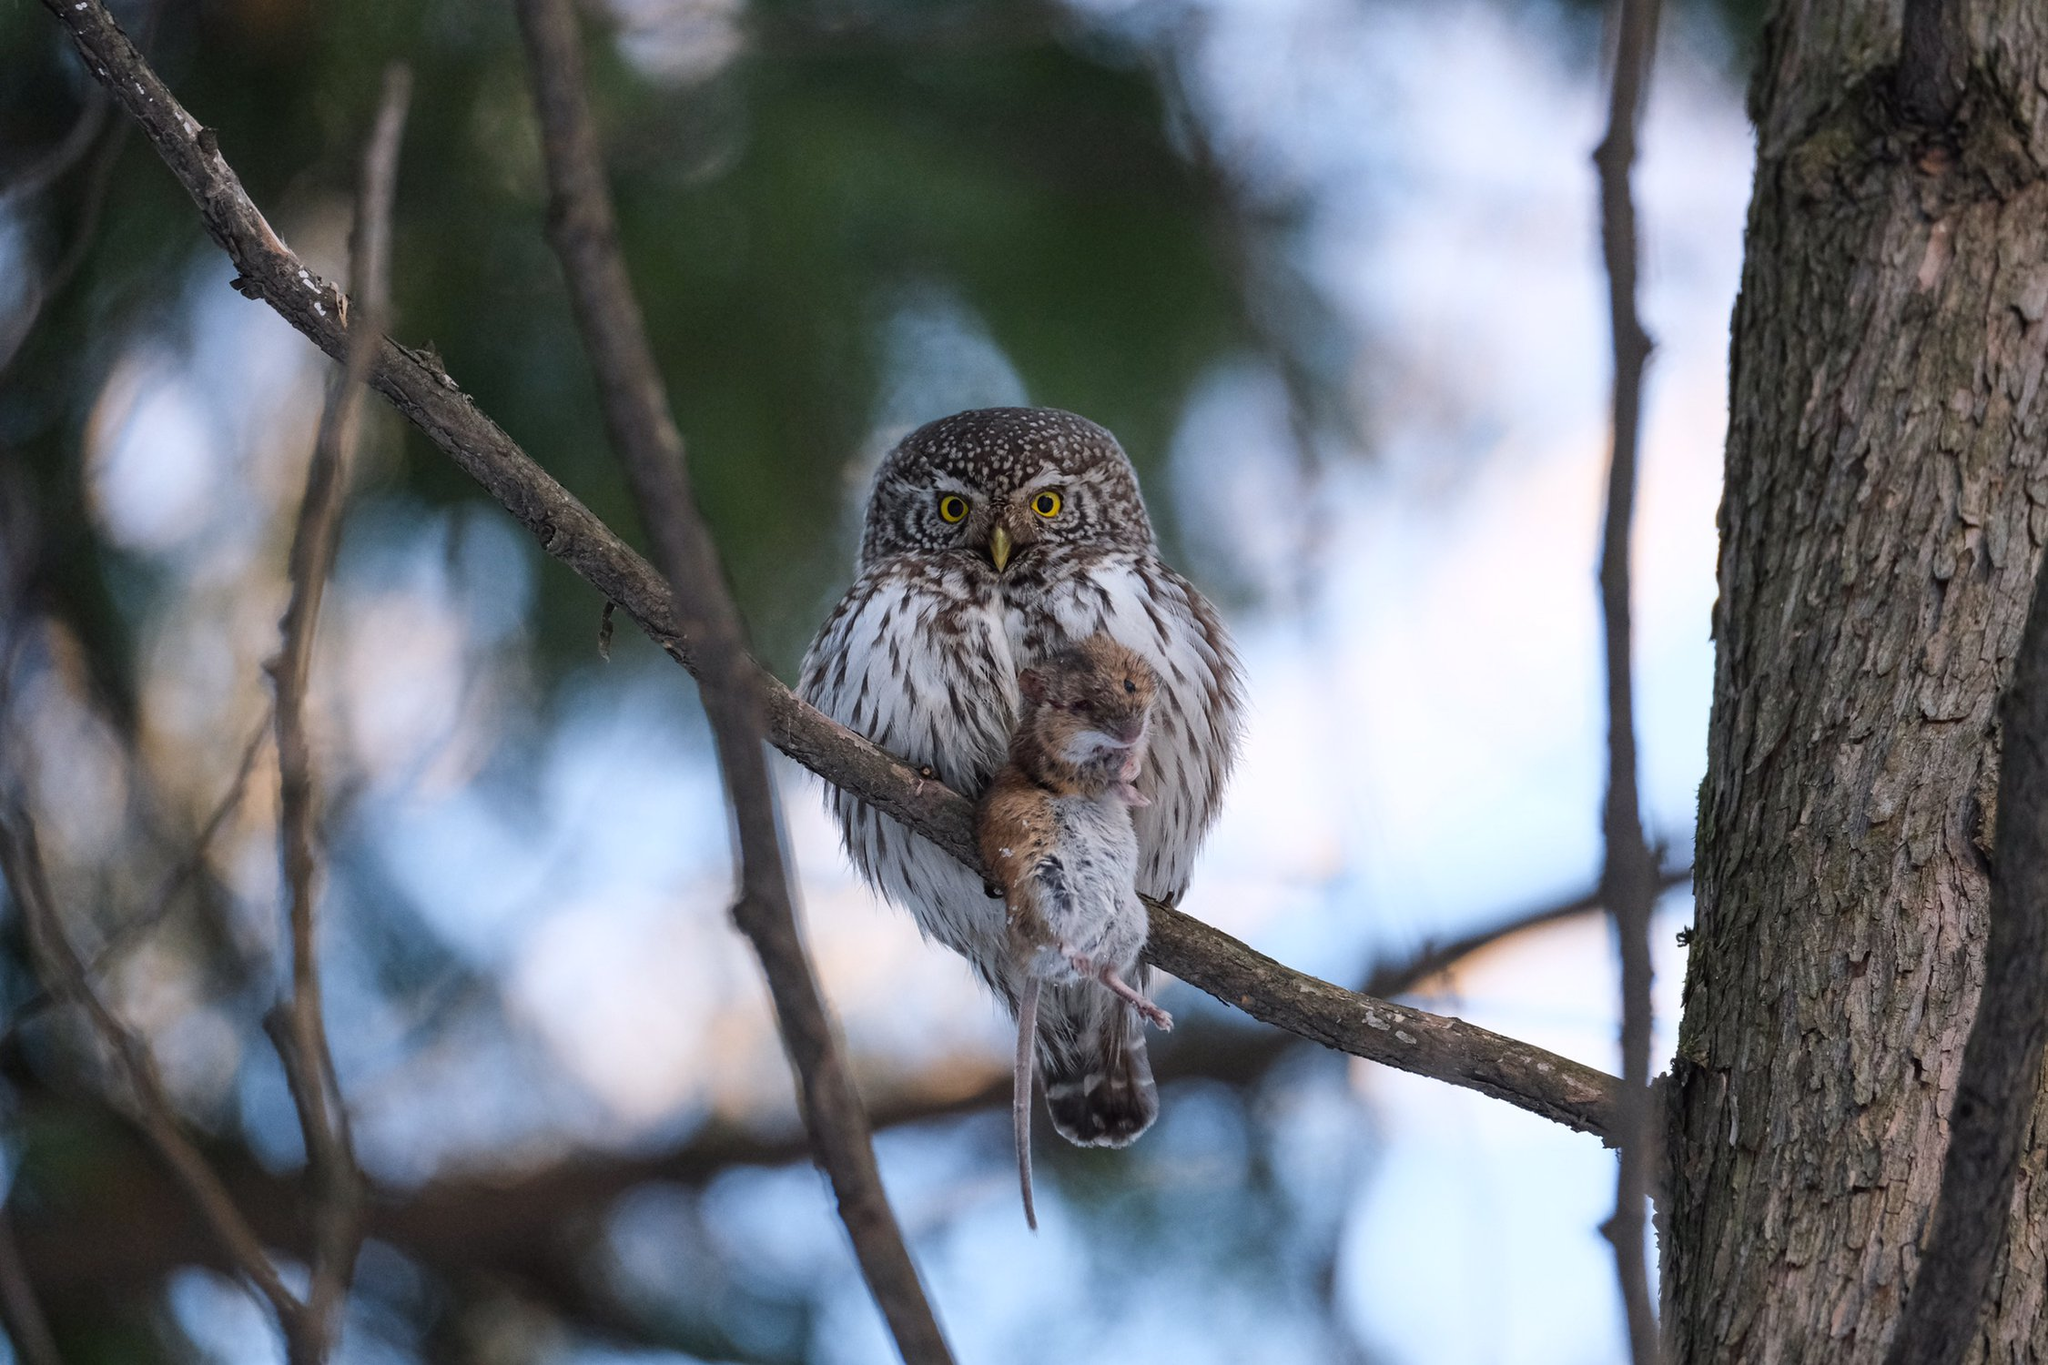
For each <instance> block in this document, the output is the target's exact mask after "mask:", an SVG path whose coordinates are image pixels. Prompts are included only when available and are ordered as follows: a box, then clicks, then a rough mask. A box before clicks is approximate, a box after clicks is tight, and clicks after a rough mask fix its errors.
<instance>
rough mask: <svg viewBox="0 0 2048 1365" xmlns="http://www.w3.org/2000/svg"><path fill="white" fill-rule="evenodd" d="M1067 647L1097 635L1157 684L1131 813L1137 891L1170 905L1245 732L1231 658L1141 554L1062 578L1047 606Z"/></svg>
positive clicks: (1182, 591) (1184, 594)
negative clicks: (1131, 654) (1130, 654)
mask: <svg viewBox="0 0 2048 1365" xmlns="http://www.w3.org/2000/svg"><path fill="white" fill-rule="evenodd" d="M1049 606H1050V609H1051V613H1052V616H1053V618H1054V621H1055V622H1056V624H1057V625H1058V627H1059V630H1060V632H1061V633H1062V634H1064V636H1065V637H1066V640H1067V641H1073V640H1079V639H1081V638H1083V637H1085V636H1088V635H1093V634H1095V633H1096V632H1097V631H1105V632H1107V633H1108V634H1109V635H1110V636H1111V638H1113V639H1115V640H1116V641H1117V642H1118V643H1120V644H1122V645H1124V646H1126V647H1127V648H1130V649H1133V650H1136V651H1137V652H1138V653H1139V654H1141V655H1143V656H1144V659H1145V661H1146V662H1147V663H1149V664H1150V665H1152V671H1153V672H1154V673H1156V674H1158V675H1159V696H1158V700H1157V701H1156V702H1155V703H1154V704H1153V708H1152V744H1151V750H1150V753H1149V754H1148V755H1147V757H1146V761H1145V772H1144V775H1143V776H1142V777H1141V778H1140V779H1139V781H1138V787H1139V789H1140V790H1142V791H1144V792H1145V794H1146V795H1148V796H1150V797H1151V798H1152V804H1151V805H1150V806H1145V807H1141V808H1139V809H1137V810H1134V811H1132V812H1131V817H1132V823H1133V824H1134V825H1135V827H1136V829H1137V833H1138V849H1139V869H1138V887H1139V889H1140V890H1141V891H1143V892H1145V893H1146V894H1147V895H1151V896H1156V897H1159V898H1161V899H1164V900H1167V901H1174V900H1178V899H1179V897H1180V894H1181V892H1183V891H1184V890H1186V889H1187V882H1188V874H1189V872H1190V871H1191V870H1192V868H1193V865H1194V858H1195V851H1196V850H1197V849H1198V848H1199V847H1200V846H1201V842H1202V838H1203V836H1204V835H1206V834H1207V833H1208V831H1209V826H1210V825H1211V824H1212V823H1213V822H1214V821H1215V819H1216V812H1217V810H1218V809H1219V808H1220V807H1221V805H1222V801H1223V787H1224V784H1225V783H1226V782H1227V781H1228V780H1229V777H1230V770H1231V768H1232V766H1233V765H1234V764H1235V763H1236V760H1237V748H1238V741H1239V738H1240V736H1241V735H1242V733H1243V729H1244V683H1243V674H1242V671H1241V670H1240V668H1239V666H1238V661H1237V650H1236V649H1235V647H1233V646H1232V644H1231V643H1230V635H1229V632H1227V631H1226V630H1225V629H1224V627H1223V621H1222V618H1221V617H1219V616H1218V615H1217V613H1216V609H1215V607H1213V606H1211V605H1210V603H1209V600H1208V599H1207V598H1206V597H1204V596H1202V594H1201V593H1200V592H1199V591H1198V590H1197V589H1196V588H1195V586H1194V585H1193V584H1192V583H1189V582H1188V581H1187V580H1186V579H1185V578H1182V577H1181V576H1180V575H1179V574H1177V573H1175V572H1174V571H1173V570H1172V569H1169V568H1168V567H1166V565H1164V564H1162V563H1160V561H1159V560H1158V559H1157V558H1156V557H1155V556H1152V555H1149V554H1123V553H1119V554H1112V555H1105V556H1101V557H1099V558H1097V559H1094V560H1091V561H1089V562H1088V563H1087V564H1086V565H1085V567H1084V569H1083V571H1082V572H1079V573H1076V574H1073V575H1071V576H1069V577H1067V578H1065V579H1064V580H1063V581H1062V582H1060V583H1059V585H1058V586H1057V587H1055V589H1054V590H1053V593H1052V596H1051V599H1050V603H1049Z"/></svg>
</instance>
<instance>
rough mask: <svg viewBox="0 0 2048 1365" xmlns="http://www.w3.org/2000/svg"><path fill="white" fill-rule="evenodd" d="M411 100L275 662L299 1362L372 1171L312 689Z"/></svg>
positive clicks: (408, 81) (387, 146) (394, 112)
mask: <svg viewBox="0 0 2048 1365" xmlns="http://www.w3.org/2000/svg"><path fill="white" fill-rule="evenodd" d="M411 97H412V73H411V72H410V71H409V70H407V69H406V68H405V67H404V66H402V65H399V64H397V63H394V64H392V65H391V66H389V67H387V68H386V69H385V72H384V89H383V95H382V97H381V99H380V101H379V103H378V108H377V119H376V123H375V126H374V127H373V129H372V131H371V134H370V140H369V145H368V147H367V148H366V149H365V151H364V153H363V171H362V184H361V188H360V190H359V192H358V193H357V196H356V215H355V230H354V239H353V242H352V244H351V250H350V253H349V255H350V260H349V275H350V279H349V307H350V308H351V309H352V310H353V311H354V313H355V319H354V328H353V331H352V333H351V335H350V338H349V342H348V345H347V348H346V351H345V354H344V358H343V363H342V367H341V369H340V370H339V371H338V372H337V373H336V374H335V375H334V376H333V378H332V379H331V381H330V382H329V385H328V389H327V403H326V407H325V409H324V410H323V411H322V412H321V414H320V431H319V435H318V437H317V438H316V439H315V441H314V446H313V458H312V460H311V461H310V462H309V464H308V466H307V470H306V495H305V498H304V500H303V501H302V502H301V503H300V506H299V523H298V531H297V534H296V535H295V536H294V537H293V541H292V554H291V581H292V597H291V602H290V604H289V605H288V606H287V607H286V608H285V614H284V622H283V624H282V626H281V628H280V629H281V631H282V634H283V637H284V641H283V645H282V647H281V648H280V649H279V651H278V654H277V657H276V658H274V659H272V660H271V661H270V664H269V670H270V675H271V678H272V679H273V681H274V682H275V683H276V686H277V704H276V706H275V708H274V709H273V713H272V714H273V717H274V718H275V720H276V723H277V768H278V838H279V841H280V842H281V844H282V845H283V855H284V872H285V885H286V889H287V896H288V898H289V900H290V906H291V908H290V919H291V944H292V983H291V991H290V994H289V997H288V1002H287V1003H286V1004H285V1005H284V1006H282V1007H281V1008H282V1014H281V1016H280V1018H281V1023H280V1026H279V1027H277V1028H276V1029H275V1030H273V1032H272V1039H273V1041H274V1042H275V1043H276V1044H277V1053H278V1057H279V1058H280V1060H282V1062H283V1063H284V1069H285V1074H286V1077H287V1079H288V1081H289V1083H290V1086H291V1092H292V1098H293V1100H294V1101H295V1102H296V1104H297V1106H298V1112H299V1126H300V1128H301V1130H302V1131H303V1132H304V1134H305V1139H306V1166H307V1169H308V1172H309V1174H310V1176H311V1183H312V1187H313V1191H314V1199H315V1205H316V1218H315V1225H316V1229H317V1231H316V1234H315V1236H314V1240H313V1264H312V1280H311V1287H310V1288H309V1290H308V1293H307V1301H306V1312H305V1314H304V1316H303V1317H302V1318H300V1319H299V1320H298V1324H297V1325H298V1328H299V1330H297V1331H292V1330H289V1329H290V1328H291V1326H292V1324H289V1323H288V1324H287V1328H288V1331H287V1337H288V1340H289V1343H290V1348H291V1355H292V1359H293V1361H294V1365H315V1363H316V1362H318V1361H320V1360H322V1359H324V1358H325V1357H326V1354H327V1350H328V1347H329V1345H330V1344H331V1342H332V1341H333V1338H334V1330H335V1317H336V1314H337V1313H338V1311H339V1310H340V1307H341V1304H342V1302H343V1301H344V1300H345V1299H346V1298H347V1297H348V1284H349V1279H350V1275H351V1271H352V1269H353V1267H354V1265H355V1259H356V1252H357V1250H358V1249H359V1248H360V1247H361V1245H362V1232H361V1227H360V1223H361V1204H362V1173H361V1171H359V1170H358V1169H357V1167H356V1161H355V1152H354V1150H353V1143H352V1142H351V1140H350V1138H349V1128H348V1117H347V1109H346V1106H345V1104H344V1103H343V1101H342V1096H341V1089H340V1084H339V1082H338V1081H337V1080H336V1079H335V1076H334V1063H333V1057H332V1054H331V1052H330V1050H329V1047H328V1042H327V1028H326V1023H325V1018H324V1014H323V1010H322V1005H321V994H320V969H319V958H318V952H317V944H316V941H315V940H316V935H315V931H314V923H313V911H314V897H315V890H316V889H315V886H314V882H315V879H316V877H317V875H318V872H319V857H318V853H317V851H316V849H315V847H314V833H313V826H314V816H313V805H314V789H313V753H312V745H311V744H310V742H309V741H308V739H307V737H306V689H307V684H308V681H309V679H308V675H309V673H310V671H311V667H312V658H313V639H314V635H315V633H316V632H317V630H318V629H319V622H320V602H321V598H322V596H323V595H324V594H325V592H326V585H327V578H328V575H329V574H330V573H331V572H332V571H333V568H334V553H335V545H336V542H337V541H338V540H339V538H340V530H341V509H342V504H343V503H344V501H346V499H347V495H348V478H349V469H350V466H351V465H352V464H353V463H354V461H355V447H356V442H357V436H358V431H359V427H360V424H361V413H362V399H363V376H364V374H365V373H366V372H367V371H368V368H369V364H370V356H371V352H372V351H373V350H374V349H375V344H376V341H377V339H378V338H379V337H380V336H381V335H382V334H383V328H384V316H385V314H386V312H387V311H388V309H389V300H390V295H391V284H390V243H391V202H392V199H393V197H394V195H395V192H396V184H397V180H398V146H399V140H400V138H401V136H402V135H403V133H404V130H405V113H406V106H407V104H408V102H409V101H410V100H411Z"/></svg>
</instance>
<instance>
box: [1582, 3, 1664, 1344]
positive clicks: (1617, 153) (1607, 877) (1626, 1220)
mask: <svg viewBox="0 0 2048 1365" xmlns="http://www.w3.org/2000/svg"><path fill="white" fill-rule="evenodd" d="M1657 5H1658V0H1617V3H1616V16H1617V22H1616V26H1615V44H1614V88H1613V94H1612V101H1611V103H1610V104H1609V106H1608V114H1607V136H1606V137H1605V138H1604V139H1603V140H1602V141H1601V143H1600V146H1599V149H1598V150H1596V151H1595V152H1594V153H1593V161H1594V164H1595V165H1596V166H1598V168H1599V172H1600V237H1601V244H1602V246H1603V248H1604V251H1605V254H1606V258H1607V288H1608V300H1609V305H1610V314H1611V319H1612V326H1613V334H1614V431H1613V452H1612V454H1611V456H1610V458H1609V460H1608V465H1607V518H1606V531H1605V536H1604V539H1603V541H1602V544H1601V547H1600V611H1601V616H1602V618H1603V620H1604V622H1605V625H1606V655H1607V802H1606V811H1605V816H1604V819H1603V821H1602V824H1603V829H1604V833H1605V842H1606V849H1607V856H1606V860H1605V864H1604V866H1603V867H1602V870H1601V874H1600V886H1601V897H1602V899H1603V900H1605V901H1606V903H1607V909H1608V912H1609V913H1610V914H1612V915H1613V916H1614V929H1615V940H1616V945H1617V948H1618V950H1619V953H1620V956H1621V1092H1620V1097H1619V1099H1620V1103H1619V1114H1620V1120H1621V1131H1620V1138H1621V1143H1620V1145H1621V1162H1620V1173H1619V1175H1618V1176H1617V1178H1616V1182H1615V1191H1614V1216H1613V1217H1611V1218H1610V1219H1608V1221H1607V1223H1606V1225H1605V1226H1604V1227H1603V1228H1602V1231H1603V1232H1604V1233H1605V1234H1606V1235H1607V1240H1608V1241H1609V1242H1611V1243H1613V1246H1614V1270H1615V1276H1616V1278H1617V1279H1618V1280H1619V1282H1620V1285H1621V1299H1622V1304H1623V1306H1624V1308H1625V1309H1626V1311H1627V1317H1628V1339H1629V1352H1630V1358H1631V1359H1632V1360H1633V1361H1634V1362H1635V1365H1655V1363H1656V1362H1657V1361H1658V1360H1660V1359H1661V1358H1662V1353H1661V1351H1660V1349H1659V1342H1658V1337H1657V1311H1656V1307H1655V1305H1654V1304H1653V1303H1652V1302H1651V1297H1650V1271H1649V1265H1648V1262H1647V1256H1646V1253H1645V1251H1644V1247H1643V1240H1644V1239H1643V1231H1644V1228H1643V1223H1644V1219H1643V1209H1644V1206H1645V1205H1646V1204H1647V1203H1648V1202H1649V1197H1650V1185H1651V1177H1650V1172H1651V1170H1652V1168H1653V1165H1654V1163H1655V1162H1656V1160H1657V1153H1658V1150H1659V1145H1658V1142H1657V1135H1656V1132H1655V1130H1654V1126H1653V1123H1652V1114H1653V1109H1652V1106H1651V1103H1650V1037H1651V1029H1652V1020H1651V1015H1650V911H1651V908H1652V906H1653V904H1654V903H1655V901H1656V898H1657V863H1656V859H1655V857H1654V855H1652V854H1651V852H1650V846H1649V844H1648V843H1647V842H1646V841H1645V840H1644V838H1643V821H1642V811H1641V805H1640V801H1639V798H1638V796H1637V792H1636V732H1635V692H1634V683H1633V680H1632V678H1631V676H1630V673H1631V667H1632V663H1633V656H1632V647H1631V644H1630V627H1629V564H1628V555H1629V530H1630V523H1631V520H1632V518H1633V515H1634V510H1635V496H1636V452H1637V445H1638V440H1639V435H1640V430H1641V426H1642V402H1643V367H1644V365H1645V363H1646V362H1647V361H1648V360H1649V357H1650V338H1649V336H1648V335H1647V334H1645V332H1644V331H1643V324H1642V321H1641V319H1640V318H1639V317H1637V315H1636V256H1637V248H1636V209H1635V200H1634V198H1633V196H1632V194H1631V191H1630V187H1629V174H1630V170H1631V168H1632V167H1633V165H1634V163H1635V158H1636V125H1637V123H1638V122H1639V120H1640V116H1641V111H1642V103H1643V90H1644V86H1645V85H1646V84H1647V83H1648V80H1649V74H1650V64H1651V62H1652V61H1653V60H1654V58H1655V54H1656V47H1657Z"/></svg>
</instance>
